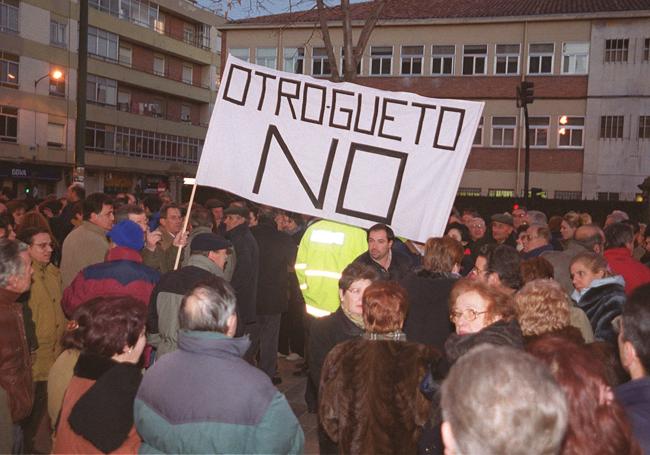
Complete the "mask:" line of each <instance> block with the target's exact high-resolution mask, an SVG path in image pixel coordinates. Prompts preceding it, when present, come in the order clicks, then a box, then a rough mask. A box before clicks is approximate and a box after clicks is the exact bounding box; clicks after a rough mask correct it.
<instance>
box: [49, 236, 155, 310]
mask: <svg viewBox="0 0 650 455" xmlns="http://www.w3.org/2000/svg"><path fill="white" fill-rule="evenodd" d="M159 279H160V273H158V272H157V271H156V270H154V269H152V268H151V267H147V266H146V265H143V264H142V256H140V253H139V252H138V251H136V250H132V249H131V248H125V247H121V246H118V247H115V248H112V249H110V250H109V251H108V254H107V255H106V262H102V263H101V264H94V265H90V266H88V267H86V268H85V269H83V270H82V271H81V272H79V273H78V274H77V276H76V277H75V279H74V280H73V281H72V283H70V286H68V287H67V288H66V289H65V291H63V299H62V300H61V306H62V307H63V312H64V313H65V314H66V315H67V316H68V317H71V316H72V313H74V310H76V309H77V307H78V306H80V305H81V304H83V303H86V302H87V301H88V300H90V299H93V298H95V297H104V296H124V295H129V296H132V297H135V298H136V299H138V300H140V301H142V302H143V303H144V304H145V305H148V304H149V298H150V297H151V291H153V288H154V286H155V285H156V283H158V280H159Z"/></svg>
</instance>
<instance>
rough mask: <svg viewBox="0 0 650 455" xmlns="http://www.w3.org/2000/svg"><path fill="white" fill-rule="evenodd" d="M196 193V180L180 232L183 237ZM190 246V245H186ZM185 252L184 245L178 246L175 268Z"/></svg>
mask: <svg viewBox="0 0 650 455" xmlns="http://www.w3.org/2000/svg"><path fill="white" fill-rule="evenodd" d="M195 194H196V181H195V182H194V185H193V186H192V194H191V195H190V204H189V205H188V206H187V212H186V213H185V219H184V220H183V229H181V232H179V233H178V235H180V236H181V237H182V236H184V235H185V231H186V230H187V223H188V222H189V221H190V214H191V213H192V206H193V205H194V195H195ZM186 247H189V245H186ZM182 252H183V247H178V251H177V252H176V262H174V270H176V269H178V263H179V262H180V261H181V253H182Z"/></svg>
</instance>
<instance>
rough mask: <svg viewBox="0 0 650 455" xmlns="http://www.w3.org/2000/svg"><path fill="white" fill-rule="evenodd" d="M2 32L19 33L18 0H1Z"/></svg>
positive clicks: (0, 17)
mask: <svg viewBox="0 0 650 455" xmlns="http://www.w3.org/2000/svg"><path fill="white" fill-rule="evenodd" d="M0 32H4V33H18V0H0Z"/></svg>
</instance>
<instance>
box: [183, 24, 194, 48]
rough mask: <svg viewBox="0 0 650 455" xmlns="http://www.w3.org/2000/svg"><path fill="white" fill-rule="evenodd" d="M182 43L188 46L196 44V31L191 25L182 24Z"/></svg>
mask: <svg viewBox="0 0 650 455" xmlns="http://www.w3.org/2000/svg"><path fill="white" fill-rule="evenodd" d="M183 41H184V42H186V43H188V44H194V43H195V42H196V29H195V28H194V25H192V24H183Z"/></svg>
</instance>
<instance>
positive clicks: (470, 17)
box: [220, 0, 650, 200]
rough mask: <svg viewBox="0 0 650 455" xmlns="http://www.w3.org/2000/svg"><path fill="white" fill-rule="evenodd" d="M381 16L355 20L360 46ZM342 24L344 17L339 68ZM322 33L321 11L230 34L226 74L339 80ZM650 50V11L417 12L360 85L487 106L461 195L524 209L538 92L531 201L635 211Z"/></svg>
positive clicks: (516, 1)
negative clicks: (366, 24)
mask: <svg viewBox="0 0 650 455" xmlns="http://www.w3.org/2000/svg"><path fill="white" fill-rule="evenodd" d="M367 14H368V9H367V7H366V5H364V4H354V5H352V6H351V17H352V18H353V19H354V21H353V34H354V40H355V42H356V39H357V37H358V35H359V33H360V32H361V28H362V26H363V19H364V18H365V17H367ZM340 17H341V16H340V10H337V9H333V10H330V12H329V17H328V19H329V25H330V33H331V36H332V41H333V43H334V46H335V47H336V51H335V55H337V63H338V67H339V68H340V67H341V60H342V58H343V50H342V44H343V37H342V36H343V34H342V29H341V21H340ZM317 22H318V17H317V13H316V12H315V11H310V12H301V13H291V14H279V15H272V16H264V17H258V18H251V19H246V20H240V21H235V22H231V23H228V24H227V25H224V26H222V27H221V28H220V30H221V31H222V61H225V58H226V56H227V55H228V53H230V54H232V55H234V56H236V57H238V58H241V59H244V60H247V61H251V62H253V63H257V64H259V65H264V66H268V67H272V68H277V69H281V70H284V71H290V72H297V73H301V74H308V75H313V76H315V77H328V76H329V75H330V64H329V61H328V56H327V52H326V50H325V48H324V44H323V39H322V37H321V35H320V30H319V28H318V26H317ZM649 38H650V2H649V1H641V2H638V1H633V0H621V1H613V0H611V1H610V0H608V1H603V2H547V1H535V2H533V1H520V0H502V1H496V0H484V1H480V2H479V1H474V0H459V1H456V2H448V1H447V2H445V1H442V0H404V1H400V2H391V3H389V4H388V5H387V6H386V8H385V9H384V10H383V12H382V15H381V16H380V19H379V21H378V23H377V26H376V28H375V29H374V31H373V33H372V35H371V37H370V41H369V43H368V46H367V48H366V50H365V53H364V55H363V58H362V61H361V62H360V64H359V66H358V70H357V71H358V77H357V80H356V82H357V83H359V84H363V85H368V86H372V87H376V88H380V89H384V90H395V91H408V92H414V93H418V94H420V95H423V96H429V97H436V98H457V99H469V100H482V101H485V102H486V106H485V109H484V112H483V118H482V120H481V126H480V128H479V130H478V131H477V133H476V137H475V140H474V147H473V148H472V152H471V154H470V157H469V160H468V163H467V166H466V169H465V173H464V175H463V178H462V181H461V185H460V188H459V194H461V195H469V196H477V195H482V196H505V197H510V196H519V195H522V194H523V186H524V184H523V182H524V157H525V153H524V149H525V145H524V144H525V143H524V128H523V125H524V119H523V113H522V112H521V110H520V109H518V108H517V107H516V102H515V99H516V87H517V85H518V84H519V83H520V82H521V81H522V80H523V79H526V80H528V81H531V82H533V83H534V84H535V102H534V103H533V104H532V105H530V106H529V114H530V133H531V135H530V145H531V148H530V150H531V153H530V156H531V172H530V186H531V188H532V187H537V188H541V189H542V190H543V194H544V195H545V196H546V197H549V198H557V199H582V198H584V199H596V198H600V199H616V198H619V199H621V200H624V199H633V198H634V197H635V195H636V194H637V193H639V190H638V189H637V188H636V185H637V184H638V183H640V182H641V181H643V179H644V178H645V177H646V176H648V175H650V168H648V165H649V164H648V160H649V159H650V158H648V153H647V152H650V150H649V147H650V123H649V122H650V98H649V95H650V87H649V85H650V78H649V77H648V76H649V75H650V64H648V39H649ZM621 119H622V120H621ZM637 133H638V134H637ZM619 134H621V135H622V136H620V137H619V136H618V135H619ZM644 152H645V153H644Z"/></svg>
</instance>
